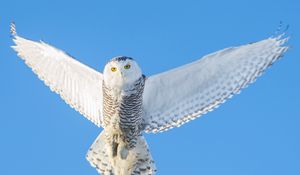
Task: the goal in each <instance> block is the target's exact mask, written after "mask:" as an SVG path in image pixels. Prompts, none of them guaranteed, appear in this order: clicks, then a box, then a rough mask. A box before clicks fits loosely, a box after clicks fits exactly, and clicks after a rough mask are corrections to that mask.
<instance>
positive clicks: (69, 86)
mask: <svg viewBox="0 0 300 175" xmlns="http://www.w3.org/2000/svg"><path fill="white" fill-rule="evenodd" d="M14 42H15V44H16V45H15V46H12V48H13V49H14V50H15V51H16V52H17V53H18V56H19V57H20V58H22V59H23V60H24V61H25V63H26V64H27V65H28V66H29V67H30V68H31V69H32V70H33V72H34V73H36V74H37V75H38V77H39V78H40V79H41V80H43V81H44V82H45V84H46V85H47V86H49V87H50V89H51V90H52V91H54V92H56V93H58V94H59V95H60V96H61V98H62V99H64V100H65V102H66V103H67V104H69V105H70V106H71V107H72V108H74V109H75V110H77V111H78V112H80V113H81V114H82V115H84V116H85V117H86V118H87V119H89V120H91V121H92V122H93V123H94V124H96V125H97V126H101V118H102V108H101V106H102V105H101V104H102V79H103V78H102V74H101V73H99V72H97V71H95V70H93V69H92V68H90V67H88V66H85V65H84V64H82V63H80V62H78V61H76V60H75V59H73V58H72V57H70V56H69V55H67V54H66V53H64V52H63V51H61V50H58V49H56V48H54V47H52V46H50V45H48V44H46V43H44V42H34V41H31V40H27V39H24V38H22V37H19V36H16V35H15V36H14Z"/></svg>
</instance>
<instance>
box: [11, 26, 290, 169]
mask: <svg viewBox="0 0 300 175" xmlns="http://www.w3.org/2000/svg"><path fill="white" fill-rule="evenodd" d="M11 32H12V35H13V41H14V42H15V46H12V48H13V49H14V50H15V51H16V52H17V53H18V56H19V57H20V58H22V59H23V60H24V61H25V63H26V64H27V65H28V66H29V67H30V68H31V69H32V70H33V72H34V73H36V74H37V75H38V77H39V78H40V79H41V80H43V81H44V82H45V84H46V85H47V86H49V87H50V89H51V90H52V91H54V92H56V93H58V94H59V95H60V96H61V98H62V99H63V100H65V101H66V103H67V104H69V105H70V106H71V107H72V108H74V109H75V110H77V111H78V112H80V113H81V114H82V115H83V116H85V117H86V118H87V119H89V120H90V121H92V122H93V123H94V124H96V125H97V126H98V127H102V128H103V131H102V132H101V133H100V135H99V136H98V138H97V139H96V140H95V142H94V143H93V144H92V146H91V148H90V149H89V151H88V153H87V160H88V161H89V162H90V163H91V165H92V166H93V167H95V168H96V169H97V171H98V172H99V173H101V174H104V175H137V174H142V175H153V174H155V173H156V168H155V164H154V161H153V159H152V157H151V154H150V152H149V149H148V145H147V143H146V141H145V139H144V137H143V132H146V133H157V132H163V131H167V130H169V129H171V128H173V127H179V126H180V125H182V124H184V123H186V122H188V121H190V120H193V119H195V118H197V117H200V116H202V115H203V114H206V113H207V112H209V111H212V110H213V109H215V108H216V107H218V106H219V105H220V104H222V103H223V102H225V101H226V100H227V99H228V98H230V97H231V96H232V95H234V94H237V93H239V91H240V90H241V89H242V88H244V87H246V86H247V85H248V84H250V83H252V82H254V81H255V79H256V78H257V77H258V76H260V75H261V74H262V72H264V70H265V69H267V68H268V67H269V66H270V65H272V64H273V63H274V62H275V61H276V60H278V59H279V58H280V57H282V56H283V54H284V53H285V52H286V51H287V50H288V47H287V46H285V45H284V44H285V43H286V42H287V40H288V39H287V38H284V37H283V35H279V36H275V37H270V38H267V39H265V40H262V41H259V42H256V43H251V44H246V45H242V46H239V47H231V48H227V49H224V50H221V51H218V52H215V53H212V54H209V55H207V56H204V57H203V58H201V59H199V60H196V61H195V62H192V63H190V64H187V65H184V66H181V67H178V68H175V69H172V70H169V71H166V72H163V73H160V74H157V75H153V76H149V77H146V76H145V75H143V73H142V70H141V69H140V67H139V65H138V64H137V62H136V61H134V60H133V59H132V58H130V57H126V56H119V57H115V58H113V59H111V60H110V61H108V63H107V64H106V65H105V68H104V71H103V73H100V72H97V71H96V70H93V69H92V68H90V67H88V66H86V65H84V64H82V63H80V62H78V61H76V60H75V59H74V58H72V57H71V56H70V55H68V54H66V53H65V52H63V51H61V50H58V49H56V48H54V47H53V46H50V45H48V44H46V43H44V42H35V41H31V40H28V39H25V38H22V37H20V36H18V35H17V33H16V30H15V25H14V24H12V25H11Z"/></svg>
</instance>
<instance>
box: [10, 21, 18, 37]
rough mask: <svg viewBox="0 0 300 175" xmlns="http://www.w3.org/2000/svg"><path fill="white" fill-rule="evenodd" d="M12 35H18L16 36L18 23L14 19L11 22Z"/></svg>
mask: <svg viewBox="0 0 300 175" xmlns="http://www.w3.org/2000/svg"><path fill="white" fill-rule="evenodd" d="M10 35H11V36H12V37H16V36H17V30H16V24H15V22H14V21H12V22H11V23H10Z"/></svg>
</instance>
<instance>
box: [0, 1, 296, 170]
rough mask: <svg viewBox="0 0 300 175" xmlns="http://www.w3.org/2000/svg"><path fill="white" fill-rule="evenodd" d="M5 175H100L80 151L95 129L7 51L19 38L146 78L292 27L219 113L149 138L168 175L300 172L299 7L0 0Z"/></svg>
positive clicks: (0, 160) (0, 158) (0, 146)
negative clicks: (128, 68) (12, 34)
mask: <svg viewBox="0 0 300 175" xmlns="http://www.w3.org/2000/svg"><path fill="white" fill-rule="evenodd" d="M0 17H1V19H0V38H1V40H0V57H1V58H0V65H1V68H0V79H1V86H0V92H1V105H0V106H1V107H0V109H1V117H0V138H1V141H0V174H5V175H19V174H23V175H54V174H55V175H69V174H72V175H83V174H85V175H96V174H97V173H96V171H95V170H94V169H93V168H92V167H90V165H89V164H88V162H87V161H86V160H85V154H86V152H87V150H88V148H89V146H90V145H91V144H92V142H93V141H94V139H95V138H96V137H97V135H98V134H99V133H100V131H101V129H99V128H97V127H95V126H94V125H93V124H91V123H90V122H89V121H88V120H86V119H85V118H84V117H82V116H80V114H78V113H77V112H76V111H74V110H73V109H71V108H70V107H69V106H68V105H66V104H65V103H64V102H63V101H62V100H61V99H60V98H59V97H58V95H56V94H54V93H52V92H50V90H49V89H48V87H46V86H44V84H43V83H42V82H41V81H40V80H38V78H37V77H36V76H35V75H34V74H33V73H32V72H31V71H30V70H29V69H28V68H27V67H26V66H25V64H24V63H23V62H22V61H21V60H20V59H19V58H18V57H17V56H16V54H15V53H14V52H13V51H12V49H10V48H9V46H10V45H12V42H11V39H10V38H9V33H8V32H9V23H10V21H11V20H15V22H16V23H17V29H18V33H19V35H21V36H24V37H27V38H31V39H34V40H39V39H43V40H44V41H46V42H48V43H50V44H52V45H54V46H56V47H58V48H60V49H63V50H65V51H67V52H68V53H70V54H71V55H73V56H74V57H76V58H77V59H78V60H80V61H81V62H84V63H85V64H87V65H89V66H91V67H93V68H95V69H97V70H99V71H102V69H103V66H104V64H105V63H106V61H107V60H109V59H110V58H111V57H114V56H118V55H127V56H131V57H133V58H135V59H136V60H137V61H138V63H139V64H140V66H141V67H142V69H143V71H144V72H145V74H146V75H152V74H155V73H159V72H162V71H165V70H168V69H170V68H174V67H176V66H179V65H182V64H185V63H189V62H191V61H193V60H195V59H197V58H200V57H202V56H203V55H205V54H208V53H211V52H214V51H217V50H219V49H223V48H225V47H229V46H236V45H241V44H245V43H249V42H253V41H257V40H261V39H264V38H267V37H269V36H270V35H272V34H273V33H274V32H275V31H276V28H277V26H278V24H279V22H280V21H283V22H284V23H285V24H290V26H291V27H290V29H289V34H290V35H291V36H292V39H291V41H290V42H289V44H290V45H292V46H293V48H292V49H291V50H290V51H289V52H288V53H287V54H286V56H285V57H284V58H283V59H282V60H280V61H278V62H277V63H276V64H275V65H274V66H273V67H271V69H269V70H267V72H266V73H265V74H264V76H263V77H261V78H260V79H259V80H258V81H256V82H255V84H253V85H252V86H250V87H248V88H247V89H245V90H244V91H242V93H241V94H240V95H238V96H235V97H234V98H233V99H231V100H229V101H228V102H227V103H225V104H224V105H222V106H221V107H220V108H218V109H217V110H215V111H213V112H211V113H209V114H207V115H205V116H203V117H201V118H199V119H197V120H195V121H192V122H190V123H188V124H186V125H184V126H182V127H181V128H176V129H173V130H171V131H169V132H166V133H162V134H157V135H153V134H151V135H146V138H147V141H148V143H149V145H150V150H151V152H152V154H153V157H154V159H155V161H156V164H157V167H158V170H159V171H158V174H163V175H171V174H172V175H182V174H190V175H201V174H205V175H220V174H222V175H283V174H288V175H298V174H300V167H299V165H300V111H299V108H300V100H299V99H300V92H299V90H300V81H299V80H300V68H299V67H300V58H299V55H300V50H299V46H300V42H299V39H300V37H299V31H300V21H299V17H300V2H299V1H298V0H248V1H242V0H227V1H216V0H201V1H196V0H195V1H191V0H184V1H174V0H165V1H161V0H152V1H141V0H127V1H115V0H112V1H101V0H85V1H80V2H79V1H74V0H73V1H60V0H39V1H38V0H26V1H22V0H19V1H15V0H2V1H1V2H0Z"/></svg>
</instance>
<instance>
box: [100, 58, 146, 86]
mask: <svg viewBox="0 0 300 175" xmlns="http://www.w3.org/2000/svg"><path fill="white" fill-rule="evenodd" d="M103 75H104V82H105V85H106V86H108V87H110V88H114V89H127V88H130V87H131V86H132V85H133V83H134V82H135V81H136V80H138V79H139V78H140V77H141V76H142V71H141V69H140V67H139V65H138V64H137V63H136V62H135V61H134V60H133V59H131V58H128V57H115V58H113V59H112V60H111V61H109V62H108V63H107V64H106V65H105V67H104V71H103Z"/></svg>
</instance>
